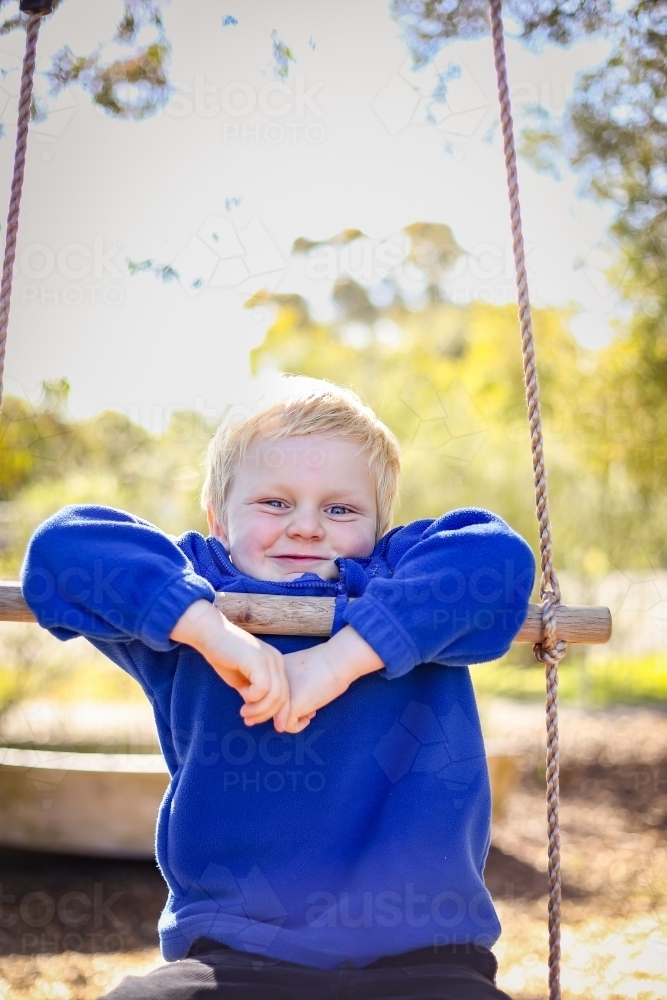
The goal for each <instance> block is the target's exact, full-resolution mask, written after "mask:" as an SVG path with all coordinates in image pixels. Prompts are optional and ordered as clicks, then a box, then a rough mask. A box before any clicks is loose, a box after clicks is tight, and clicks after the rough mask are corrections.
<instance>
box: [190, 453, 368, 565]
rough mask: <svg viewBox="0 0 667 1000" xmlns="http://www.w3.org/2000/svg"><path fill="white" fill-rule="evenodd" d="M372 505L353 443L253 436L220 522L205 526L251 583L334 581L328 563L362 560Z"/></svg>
mask: <svg viewBox="0 0 667 1000" xmlns="http://www.w3.org/2000/svg"><path fill="white" fill-rule="evenodd" d="M376 519H377V501H376V496H375V482H374V480H373V478H372V475H371V473H370V472H369V469H368V457H367V456H366V455H365V454H363V453H362V452H360V450H359V445H358V444H357V443H356V442H354V441H347V440H345V439H344V438H329V437H324V436H322V435H319V434H309V435H303V436H300V437H290V438H285V439H283V440H280V441H265V440H262V439H261V438H260V439H257V440H255V441H253V442H252V444H251V445H250V447H249V448H248V450H247V451H246V454H245V456H244V458H243V461H242V462H241V464H240V465H239V468H238V469H237V470H236V473H235V475H234V479H233V481H232V484H231V488H230V491H229V498H228V503H227V516H226V523H225V524H224V525H220V524H218V523H217V521H216V518H215V515H214V513H213V511H212V510H211V509H209V511H208V524H209V529H210V531H211V534H212V535H215V536H216V537H217V538H219V539H220V540H221V541H222V543H223V544H224V546H225V548H226V549H227V551H228V552H229V554H230V556H231V559H232V562H233V563H234V565H235V566H236V567H237V568H238V569H239V570H241V572H242V573H245V574H246V575H247V576H252V577H254V578H255V579H256V580H275V581H285V580H296V579H297V578H298V577H299V576H301V575H302V574H303V573H316V574H317V575H318V576H319V577H321V578H322V579H323V580H332V579H335V578H336V577H337V576H338V569H337V567H336V565H335V563H334V559H336V558H337V557H338V556H343V557H347V558H351V557H354V556H368V555H370V554H371V552H372V551H373V548H374V546H375V529H376Z"/></svg>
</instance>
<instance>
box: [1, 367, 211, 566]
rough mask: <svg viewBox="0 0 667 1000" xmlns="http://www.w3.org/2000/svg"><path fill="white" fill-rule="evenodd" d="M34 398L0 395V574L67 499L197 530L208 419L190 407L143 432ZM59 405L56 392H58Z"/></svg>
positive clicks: (109, 417)
mask: <svg viewBox="0 0 667 1000" xmlns="http://www.w3.org/2000/svg"><path fill="white" fill-rule="evenodd" d="M54 391H55V390H54V387H53V384H52V387H51V393H49V390H48V387H47V389H46V390H45V392H44V394H43V398H42V400H41V402H40V403H39V404H38V405H37V406H35V407H32V406H31V405H30V404H29V403H28V402H27V401H26V400H22V399H15V398H12V397H7V398H6V399H5V401H4V409H3V413H2V417H1V418H0V501H2V502H1V503H0V573H1V574H3V575H4V577H5V578H10V577H15V576H16V574H17V572H18V568H19V566H20V563H21V559H22V555H23V551H24V549H25V546H26V544H27V542H28V539H29V538H30V535H31V534H32V532H33V531H34V529H35V528H36V527H37V525H38V524H40V523H41V522H42V521H43V520H44V519H45V518H47V517H49V516H50V515H51V514H52V513H54V512H55V511H56V510H58V509H59V508H61V507H63V506H65V505H66V504H68V503H103V504H108V505H110V506H115V507H120V508H123V509H126V510H130V511H132V512H133V513H136V514H139V515H140V516H142V517H145V518H147V519H148V520H150V521H153V522H154V523H156V524H158V525H159V526H160V527H162V528H163V529H164V530H165V531H169V532H172V533H174V534H181V533H182V532H183V531H186V530H188V529H190V528H195V529H200V530H205V520H204V518H203V516H202V514H201V512H200V510H199V503H198V493H199V488H200V486H201V481H202V479H203V466H202V460H203V453H204V450H205V447H206V443H207V441H208V439H209V438H210V436H211V433H212V428H211V426H210V425H209V424H208V423H206V421H204V420H203V418H202V417H201V416H200V415H198V414H197V413H191V412H189V411H179V412H176V413H174V414H173V416H172V418H171V421H170V423H169V426H168V428H167V430H166V431H165V433H164V434H162V435H151V434H149V433H148V432H147V431H146V430H144V428H142V427H139V426H138V425H137V424H133V423H132V422H131V421H130V420H128V418H127V417H126V416H125V415H124V414H122V413H118V412H115V411H112V410H107V411H105V412H103V413H100V414H98V415H97V416H95V417H93V418H91V419H89V420H83V421H72V420H71V419H70V418H69V417H68V416H67V414H66V412H65V411H64V409H63V408H62V405H61V406H60V407H59V408H54V400H53V393H54ZM61 404H62V399H61Z"/></svg>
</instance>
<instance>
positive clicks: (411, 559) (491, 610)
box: [345, 509, 535, 677]
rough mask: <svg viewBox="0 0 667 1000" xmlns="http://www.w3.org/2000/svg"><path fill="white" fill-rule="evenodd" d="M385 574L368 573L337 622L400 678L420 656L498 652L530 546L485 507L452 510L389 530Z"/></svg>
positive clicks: (508, 636) (515, 611) (525, 586)
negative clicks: (361, 588)
mask: <svg viewBox="0 0 667 1000" xmlns="http://www.w3.org/2000/svg"><path fill="white" fill-rule="evenodd" d="M387 548H388V551H387V554H386V560H387V573H388V575H387V576H384V577H383V576H376V577H374V578H373V579H371V581H370V583H369V584H368V586H367V588H366V590H365V592H364V594H363V596H362V597H360V598H358V599H357V600H355V601H351V602H350V603H349V605H348V607H347V609H346V611H345V621H346V622H347V623H348V624H349V625H352V627H353V628H354V629H355V630H356V631H357V632H358V633H359V634H360V635H361V636H362V637H363V638H364V639H365V640H366V642H368V643H369V645H370V646H372V647H373V649H374V650H375V652H376V653H377V654H378V656H380V658H381V659H382V660H383V662H384V664H385V670H384V671H382V672H381V673H382V674H384V675H385V676H386V677H400V676H401V675H402V674H405V673H407V672H408V671H410V670H412V668H413V667H415V666H417V665H418V664H420V663H439V664H443V665H446V666H464V665H465V666H467V665H469V664H471V663H483V662H486V661H488V660H494V659H496V658H497V657H499V656H502V655H503V654H504V653H506V652H507V650H508V649H509V647H510V644H511V642H512V640H513V638H514V636H515V635H516V633H517V632H518V631H519V629H520V628H521V625H522V624H523V622H524V620H525V618H526V614H527V610H528V600H529V598H530V594H531V591H532V588H533V582H534V578H535V560H534V559H533V555H532V552H531V551H530V548H529V547H528V545H527V544H526V542H524V540H523V539H522V538H521V537H520V536H519V535H517V534H516V532H514V531H513V530H512V529H511V528H510V527H509V526H508V525H507V524H505V522H504V521H503V520H502V519H501V518H499V517H497V516H496V515H495V514H491V513H489V512H488V511H484V510H477V509H466V510H457V511H452V512H451V513H449V514H445V515H444V516H443V517H440V518H438V519H437V520H435V521H430V522H426V521H421V522H416V523H415V524H412V525H408V526H407V527H406V528H401V529H399V530H397V531H395V532H393V533H392V535H391V537H390V538H389V541H388V546H387Z"/></svg>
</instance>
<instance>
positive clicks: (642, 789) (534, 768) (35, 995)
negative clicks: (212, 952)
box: [0, 706, 667, 1000]
mask: <svg viewBox="0 0 667 1000" xmlns="http://www.w3.org/2000/svg"><path fill="white" fill-rule="evenodd" d="M494 712H495V713H500V714H499V716H498V719H496V720H495V722H494V718H493V713H494ZM531 712H532V714H531ZM490 715H491V718H490V719H489V718H487V720H486V723H487V726H489V727H490V728H491V729H493V731H494V735H495V736H496V737H502V738H503V739H504V741H505V743H507V741H508V740H509V739H513V740H514V742H515V745H516V752H517V753H518V754H519V759H520V771H519V774H518V781H517V786H516V788H515V791H514V792H513V794H512V795H511V797H510V798H509V800H508V803H507V808H506V812H505V815H504V816H503V818H502V819H500V820H499V821H497V822H496V823H495V824H494V835H493V846H492V849H491V853H490V855H489V860H488V864H487V871H486V878H487V883H488V885H489V887H490V889H491V892H492V894H493V896H494V899H495V901H496V904H497V908H498V911H499V913H500V917H501V921H502V923H503V928H504V932H503V935H502V937H501V939H500V941H499V942H498V944H497V946H496V948H495V952H496V954H497V956H498V959H499V962H500V974H499V985H500V986H501V987H502V988H503V989H505V990H506V991H507V992H508V993H509V994H510V995H511V996H513V997H514V998H516V1000H542V998H545V997H546V996H547V992H546V987H545V985H544V976H545V964H546V929H545V926H546V874H545V870H546V862H545V842H546V837H545V832H544V831H545V820H544V812H545V806H544V789H543V784H542V781H543V774H542V768H541V764H540V760H541V748H540V747H539V746H538V744H537V742H536V740H537V731H536V728H535V724H534V723H535V720H536V719H539V715H538V714H536V713H535V712H534V711H533V710H532V709H531V710H525V709H523V708H516V707H507V706H504V707H503V706H493V708H492V710H490ZM563 743H564V745H566V746H567V750H566V751H565V752H564V753H563V760H562V776H561V782H562V797H563V803H562V811H561V825H562V836H563V871H564V883H563V994H564V997H565V998H566V1000H574V998H575V997H576V998H584V997H585V998H586V1000H598V998H599V1000H621V998H623V1000H630V998H632V1000H659V998H660V1000H662V998H663V997H664V996H665V992H666V990H665V983H666V982H667V713H661V712H655V711H654V712H651V711H647V710H635V711H629V710H626V711H620V712H616V713H613V712H612V713H605V714H604V715H600V713H596V714H590V715H587V714H586V713H579V714H577V713H576V712H570V713H565V716H564V722H563ZM0 883H1V884H2V888H1V889H0V896H1V900H2V907H3V909H2V910H0V998H2V1000H47V998H48V1000H51V998H54V1000H55V998H58V1000H94V998H97V997H98V996H99V995H100V994H101V993H103V992H105V991H106V990H108V989H110V988H111V986H112V985H114V984H115V983H117V982H118V981H119V980H120V979H121V978H122V977H123V975H125V974H127V973H128V972H132V973H135V974H136V973H142V972H147V971H149V970H150V969H152V968H154V967H155V966H156V965H159V964H160V962H161V960H160V956H159V951H158V949H157V936H156V932H155V926H156V922H157V918H158V915H159V912H160V909H161V907H162V904H163V902H164V898H165V889H164V884H163V882H162V879H161V876H160V875H159V873H158V871H157V869H156V868H155V866H154V865H153V864H150V863H145V862H132V863H128V862H120V861H109V860H103V861H101V860H98V859H90V858H88V859H85V858H75V857H65V856H56V855H44V854H39V855H38V854H28V853H20V852H13V851H4V852H2V853H0ZM11 897H14V898H13V899H12V898H11ZM91 901H92V905H91ZM85 913H90V914H92V915H91V918H90V919H89V920H87V921H85V922H82V921H81V917H82V916H83V915H84V914H85ZM24 918H25V919H24Z"/></svg>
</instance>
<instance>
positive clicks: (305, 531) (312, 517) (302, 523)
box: [287, 510, 324, 539]
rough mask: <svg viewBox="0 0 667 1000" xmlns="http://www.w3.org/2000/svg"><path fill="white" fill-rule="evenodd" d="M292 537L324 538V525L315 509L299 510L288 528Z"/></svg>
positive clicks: (288, 532)
mask: <svg viewBox="0 0 667 1000" xmlns="http://www.w3.org/2000/svg"><path fill="white" fill-rule="evenodd" d="M287 534H288V535H289V536H290V537H299V538H314V539H317V538H323V537H324V526H323V524H322V522H321V520H320V518H319V517H318V515H317V513H316V512H315V511H309V510H301V511H299V510H297V511H295V512H294V516H293V517H292V519H291V521H290V524H289V526H288V529H287Z"/></svg>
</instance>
